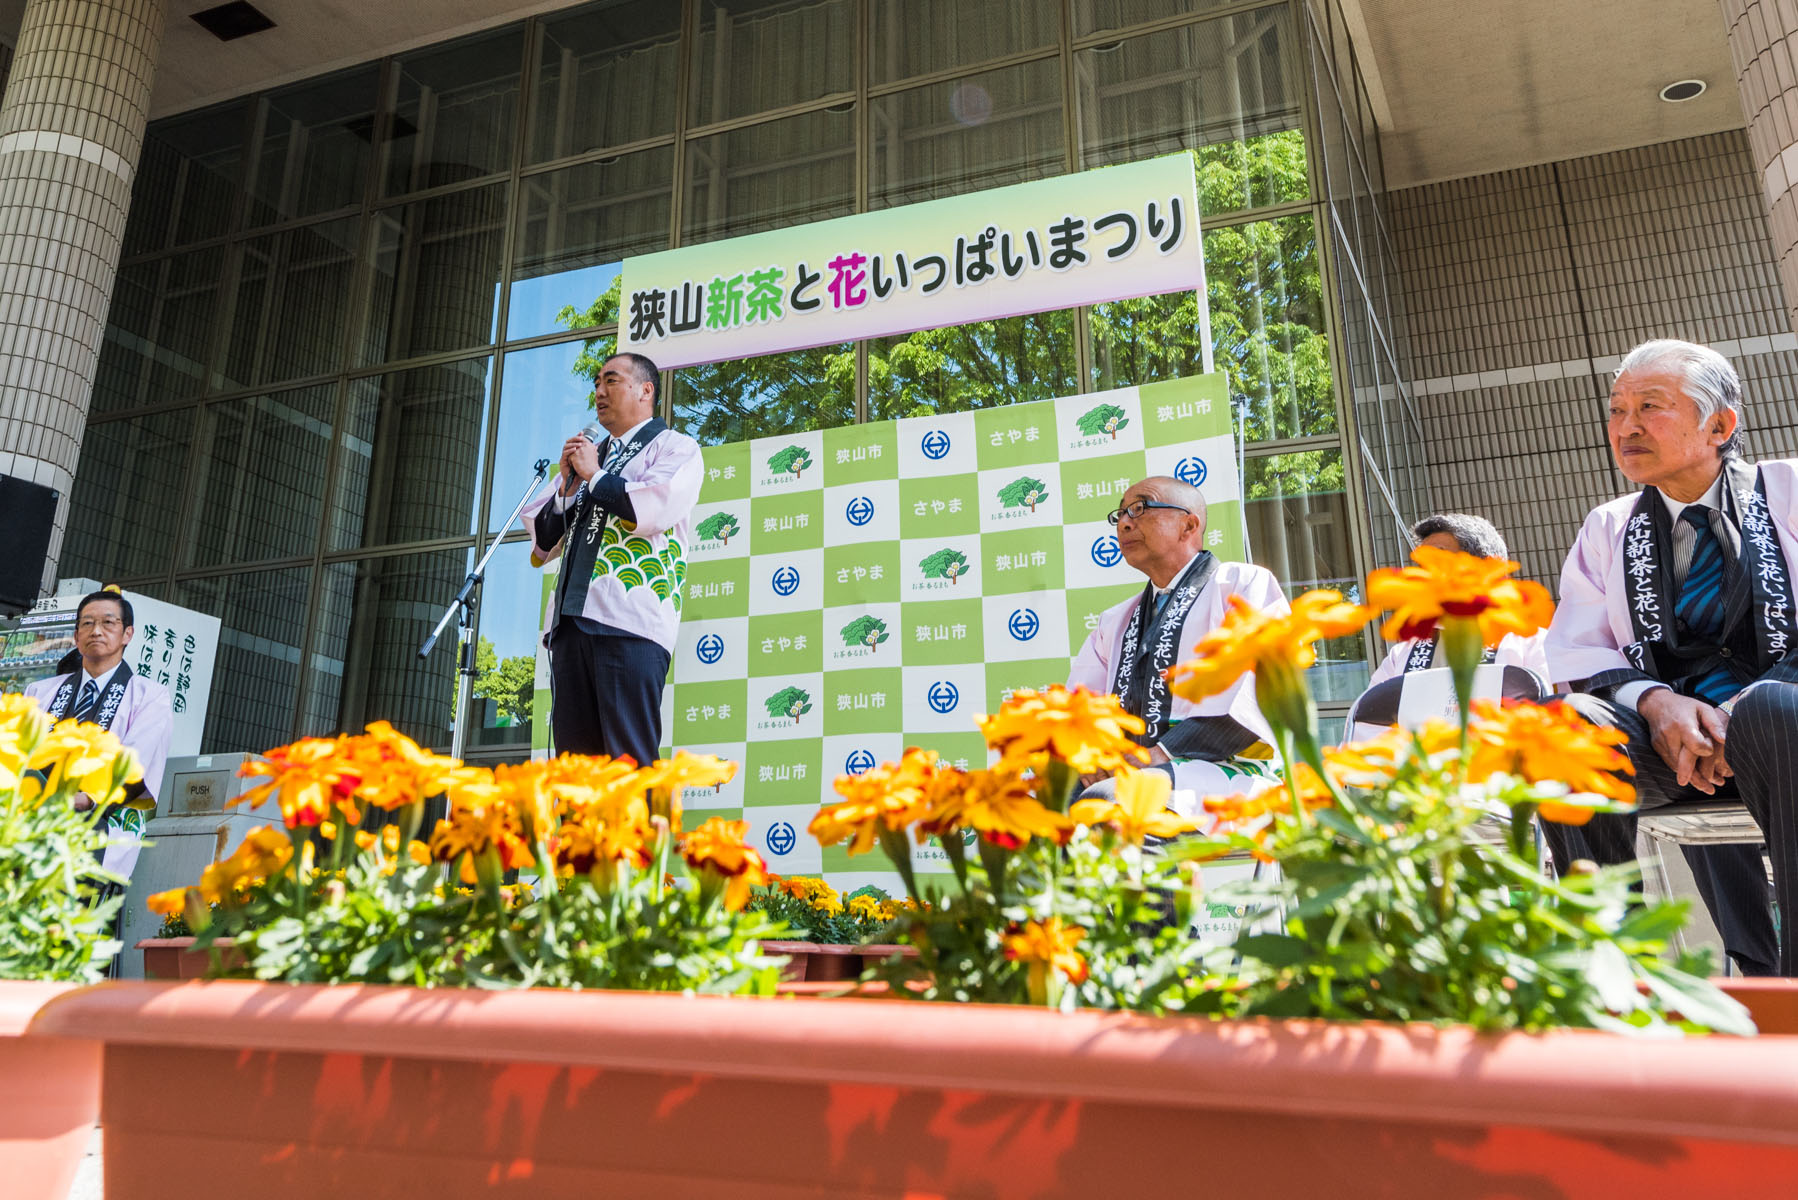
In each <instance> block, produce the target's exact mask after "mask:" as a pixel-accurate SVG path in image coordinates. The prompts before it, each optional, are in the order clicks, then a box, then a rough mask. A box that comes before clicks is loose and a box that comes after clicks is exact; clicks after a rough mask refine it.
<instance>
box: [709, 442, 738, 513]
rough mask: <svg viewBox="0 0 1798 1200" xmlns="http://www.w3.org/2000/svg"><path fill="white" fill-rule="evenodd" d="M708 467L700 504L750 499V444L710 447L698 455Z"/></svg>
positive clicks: (735, 443) (731, 443)
mask: <svg viewBox="0 0 1798 1200" xmlns="http://www.w3.org/2000/svg"><path fill="white" fill-rule="evenodd" d="M699 456H700V461H701V462H703V463H704V464H705V482H704V483H702V484H701V485H700V488H699V502H700V503H701V504H717V503H719V502H720V501H723V500H747V499H748V498H749V443H748V442H730V443H728V444H726V445H723V446H707V447H705V448H704V449H702V450H701V451H700V452H699Z"/></svg>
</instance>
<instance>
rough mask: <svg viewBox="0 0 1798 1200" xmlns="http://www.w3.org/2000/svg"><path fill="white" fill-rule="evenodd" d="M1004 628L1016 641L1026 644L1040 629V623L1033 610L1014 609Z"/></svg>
mask: <svg viewBox="0 0 1798 1200" xmlns="http://www.w3.org/2000/svg"><path fill="white" fill-rule="evenodd" d="M1005 628H1006V629H1007V630H1008V631H1009V632H1010V633H1011V636H1012V637H1013V638H1014V639H1016V640H1017V641H1020V642H1027V641H1029V640H1030V639H1031V638H1033V637H1035V636H1036V635H1037V631H1038V630H1040V629H1041V628H1042V621H1041V620H1039V619H1038V618H1037V615H1036V610H1035V609H1034V608H1014V609H1012V610H1011V616H1010V618H1009V619H1007V620H1006V622H1005Z"/></svg>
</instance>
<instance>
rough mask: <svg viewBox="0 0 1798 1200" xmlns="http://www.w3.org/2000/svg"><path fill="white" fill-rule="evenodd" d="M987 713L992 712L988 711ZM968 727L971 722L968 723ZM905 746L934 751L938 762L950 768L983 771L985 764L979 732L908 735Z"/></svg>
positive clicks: (984, 753)
mask: <svg viewBox="0 0 1798 1200" xmlns="http://www.w3.org/2000/svg"><path fill="white" fill-rule="evenodd" d="M987 711H989V712H991V711H994V710H992V709H988V710H987ZM968 723H969V724H970V725H972V724H973V721H972V720H970V721H969V722H968ZM905 744H906V746H908V747H910V746H918V747H921V748H923V749H925V750H935V751H936V754H937V758H938V760H939V761H941V762H943V763H944V764H946V765H948V766H951V767H960V768H962V769H963V770H965V771H979V770H984V769H985V767H986V764H987V759H988V757H989V756H988V754H987V751H986V739H985V738H983V737H981V736H980V732H979V730H975V729H970V730H968V732H966V733H908V734H906V735H905Z"/></svg>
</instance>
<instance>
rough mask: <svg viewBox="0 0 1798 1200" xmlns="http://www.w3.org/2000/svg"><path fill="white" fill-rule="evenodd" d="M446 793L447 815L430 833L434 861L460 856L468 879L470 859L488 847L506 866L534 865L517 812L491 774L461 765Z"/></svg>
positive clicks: (470, 879) (472, 873) (471, 874)
mask: <svg viewBox="0 0 1798 1200" xmlns="http://www.w3.org/2000/svg"><path fill="white" fill-rule="evenodd" d="M449 797H450V805H449V815H448V816H447V817H445V818H444V819H443V820H441V821H438V822H437V828H436V829H435V830H433V831H432V833H431V854H432V855H433V857H435V858H436V859H437V861H438V862H446V863H453V862H456V861H458V860H460V861H461V863H462V879H463V881H464V882H467V883H473V882H474V880H475V878H476V876H475V870H474V859H475V858H476V857H478V856H480V855H481V854H483V853H485V852H486V851H488V850H493V851H494V852H495V853H497V854H498V855H499V861H500V865H501V866H503V867H505V868H507V869H508V870H511V869H516V868H519V867H529V866H532V865H534V864H535V862H536V859H535V858H534V857H533V856H532V854H531V847H530V842H529V841H528V840H527V839H526V838H525V835H524V827H523V823H522V822H521V821H520V820H519V817H518V810H517V809H516V808H514V807H513V806H512V805H511V804H509V803H507V802H506V797H505V794H504V789H502V788H500V787H499V785H497V784H496V783H495V782H494V781H493V775H492V772H490V771H486V770H483V769H479V768H473V767H465V768H463V769H462V770H461V771H460V772H458V774H457V776H456V777H455V779H453V780H452V782H451V783H450V789H449Z"/></svg>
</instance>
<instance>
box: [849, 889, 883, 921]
mask: <svg viewBox="0 0 1798 1200" xmlns="http://www.w3.org/2000/svg"><path fill="white" fill-rule="evenodd" d="M848 909H849V915H850V916H852V917H861V918H862V919H863V920H867V921H877V920H879V919H880V901H879V900H876V899H875V898H874V897H873V896H868V895H862V896H851V897H850V898H849V904H848Z"/></svg>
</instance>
